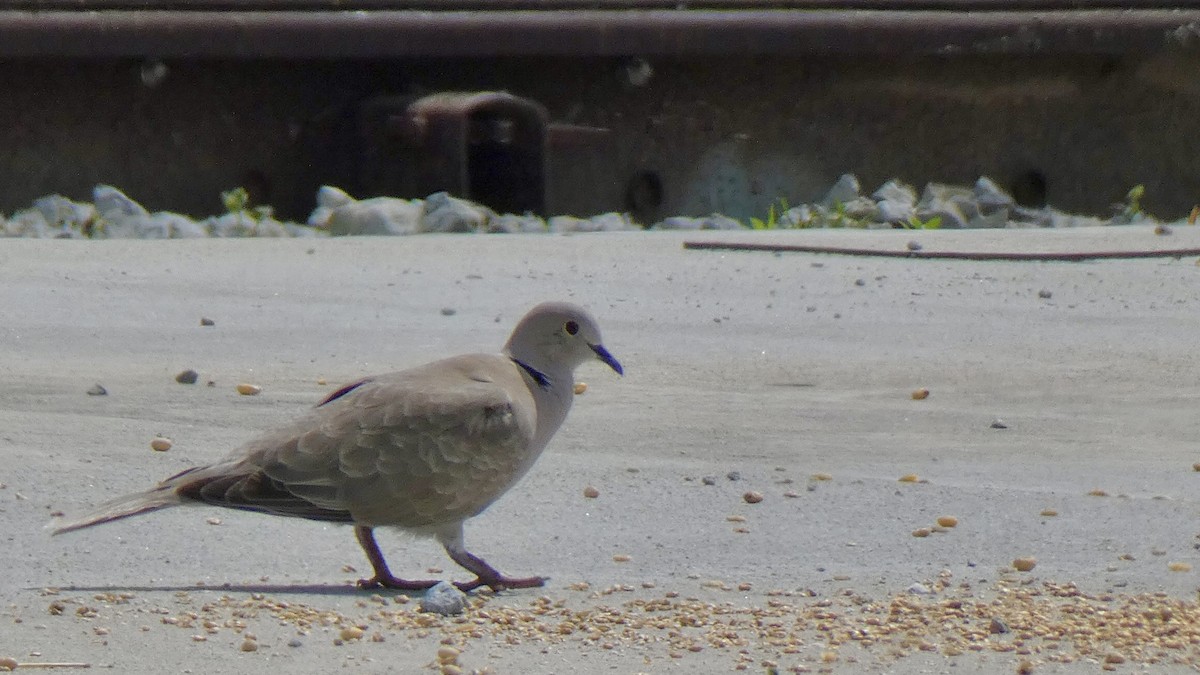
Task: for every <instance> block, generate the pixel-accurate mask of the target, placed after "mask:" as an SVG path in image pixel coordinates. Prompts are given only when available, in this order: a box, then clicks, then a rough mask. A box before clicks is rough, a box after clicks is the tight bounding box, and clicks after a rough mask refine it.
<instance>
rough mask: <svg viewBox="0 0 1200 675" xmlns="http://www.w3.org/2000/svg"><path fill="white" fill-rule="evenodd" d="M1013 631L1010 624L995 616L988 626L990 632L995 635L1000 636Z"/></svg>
mask: <svg viewBox="0 0 1200 675" xmlns="http://www.w3.org/2000/svg"><path fill="white" fill-rule="evenodd" d="M1011 630H1012V629H1011V628H1009V627H1008V623H1007V622H1006V621H1005V620H1004V619H1001V618H1000V617H998V616H993V617H992V621H991V623H990V624H988V632H989V633H991V634H993V635H1000V634H1003V633H1007V632H1009V631H1011Z"/></svg>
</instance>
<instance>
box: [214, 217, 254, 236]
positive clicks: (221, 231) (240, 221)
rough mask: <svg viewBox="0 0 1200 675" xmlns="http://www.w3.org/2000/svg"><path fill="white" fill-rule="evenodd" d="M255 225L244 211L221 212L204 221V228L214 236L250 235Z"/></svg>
mask: <svg viewBox="0 0 1200 675" xmlns="http://www.w3.org/2000/svg"><path fill="white" fill-rule="evenodd" d="M256 225H257V223H255V222H254V219H253V218H251V217H250V214H249V213H247V212H245V211H238V212H235V213H223V214H221V215H219V216H212V217H210V218H208V219H207V220H205V221H204V226H205V228H206V229H207V230H208V232H209V234H211V235H212V236H214V237H248V236H252V233H253V232H254V229H255V226H256Z"/></svg>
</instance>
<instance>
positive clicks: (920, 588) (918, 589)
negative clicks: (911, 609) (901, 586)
mask: <svg viewBox="0 0 1200 675" xmlns="http://www.w3.org/2000/svg"><path fill="white" fill-rule="evenodd" d="M908 592H909V593H912V594H913V595H929V594H930V593H932V592H933V591H931V590H929V587H928V586H926V585H925V584H921V583H916V584H913V585H912V586H909V587H908Z"/></svg>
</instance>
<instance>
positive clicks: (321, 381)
mask: <svg viewBox="0 0 1200 675" xmlns="http://www.w3.org/2000/svg"><path fill="white" fill-rule="evenodd" d="M327 384H329V381H328V380H326V379H325V378H323V377H318V378H317V386H321V387H324V386H325V385H327Z"/></svg>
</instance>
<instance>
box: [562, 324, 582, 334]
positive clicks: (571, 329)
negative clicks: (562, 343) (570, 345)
mask: <svg viewBox="0 0 1200 675" xmlns="http://www.w3.org/2000/svg"><path fill="white" fill-rule="evenodd" d="M563 330H565V331H567V335H574V334H576V333H578V332H579V324H577V323H575V322H574V321H568V322H567V323H566V325H564V326H563Z"/></svg>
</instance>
